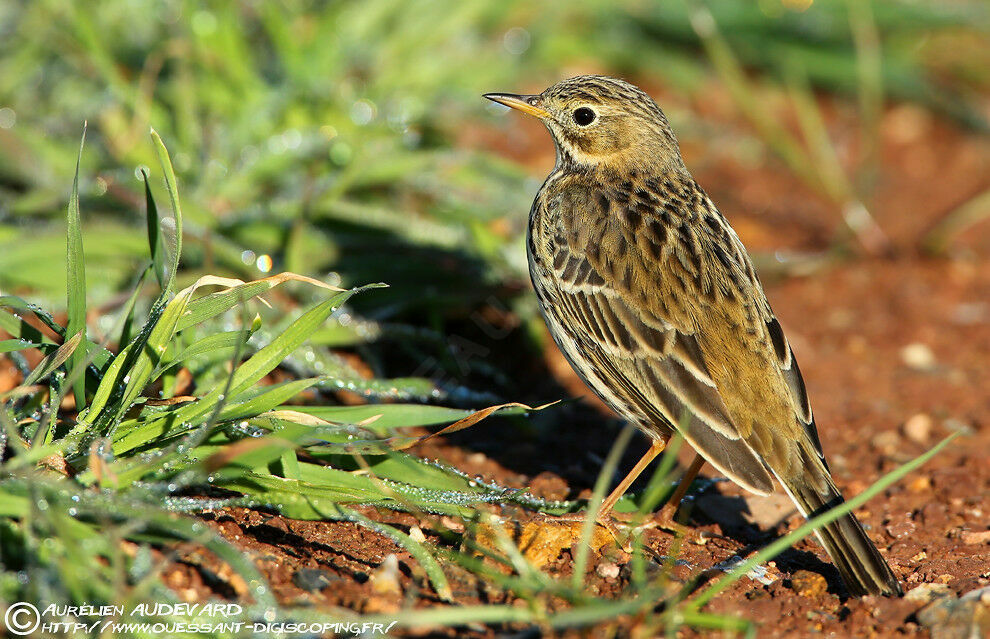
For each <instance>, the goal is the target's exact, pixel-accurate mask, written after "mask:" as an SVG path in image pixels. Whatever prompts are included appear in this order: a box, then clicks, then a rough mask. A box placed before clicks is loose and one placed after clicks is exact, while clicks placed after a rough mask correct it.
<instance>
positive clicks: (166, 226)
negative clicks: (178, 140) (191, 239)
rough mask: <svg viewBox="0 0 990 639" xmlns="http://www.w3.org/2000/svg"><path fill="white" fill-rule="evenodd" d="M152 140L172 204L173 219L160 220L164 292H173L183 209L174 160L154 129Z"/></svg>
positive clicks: (179, 247) (180, 245) (177, 264)
mask: <svg viewBox="0 0 990 639" xmlns="http://www.w3.org/2000/svg"><path fill="white" fill-rule="evenodd" d="M151 139H152V140H153V141H154V143H155V150H156V151H157V153H158V162H159V163H160V164H161V165H162V171H163V172H164V173H165V188H166V189H167V190H168V197H169V199H170V200H171V203H172V217H161V218H160V219H159V227H160V229H161V234H160V236H159V240H160V242H161V246H162V249H163V251H164V253H165V255H163V256H162V261H163V262H165V265H166V269H167V270H166V271H165V276H164V279H165V284H164V286H163V287H162V290H163V291H171V290H172V287H173V286H174V284H175V274H176V272H177V271H178V270H179V257H180V256H181V255H182V209H181V208H180V207H179V186H178V183H177V182H176V180H175V171H173V170H172V160H171V159H170V158H169V155H168V149H166V148H165V144H164V143H163V142H162V139H161V137H159V136H158V133H157V132H156V131H155V130H154V129H152V130H151ZM156 213H157V209H156ZM156 217H157V215H156ZM149 223H150V212H149ZM152 250H153V251H154V249H152Z"/></svg>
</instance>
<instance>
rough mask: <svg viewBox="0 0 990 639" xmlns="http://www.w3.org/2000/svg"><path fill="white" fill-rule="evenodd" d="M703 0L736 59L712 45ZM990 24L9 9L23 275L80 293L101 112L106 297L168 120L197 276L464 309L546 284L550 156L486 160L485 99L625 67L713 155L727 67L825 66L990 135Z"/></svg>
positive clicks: (792, 69) (309, 6)
mask: <svg viewBox="0 0 990 639" xmlns="http://www.w3.org/2000/svg"><path fill="white" fill-rule="evenodd" d="M858 5H862V7H861V9H860V10H859V11H853V12H852V13H850V11H849V10H848V9H849V8H855V7H856V6H858ZM704 6H708V7H709V8H710V12H711V13H710V14H709V13H707V10H704V9H703V7H704ZM699 10H700V11H702V12H704V13H705V14H706V15H710V16H712V17H714V19H715V23H716V24H717V25H718V29H719V30H720V32H721V34H722V36H723V37H724V39H723V40H722V41H721V43H723V44H727V45H728V49H727V50H728V51H730V62H729V63H726V62H725V61H724V60H723V61H721V62H720V61H719V60H720V59H719V49H718V47H717V46H714V45H717V44H719V41H717V40H713V41H712V42H708V43H702V40H701V39H700V38H699V35H698V31H697V29H698V28H699V27H700V26H701V25H702V23H704V22H705V20H703V19H701V18H699V15H700V13H699ZM692 12H694V15H693V19H694V22H693V23H692ZM987 16H988V10H987V4H986V3H983V2H952V3H941V2H931V3H918V2H888V1H884V2H875V3H872V5H871V4H870V3H856V2H849V3H844V2H840V1H827V0H826V1H820V2H814V3H811V2H805V3H802V2H796V1H791V2H783V3H781V2H779V1H778V0H763V1H761V2H747V1H744V0H739V1H735V0H722V1H715V2H710V3H707V4H706V5H702V4H701V3H691V2H681V1H674V2H661V3H652V2H638V1H637V2H619V3H614V2H570V3H552V4H547V5H545V6H536V5H533V4H532V3H527V2H512V1H505V2H429V1H427V2H399V1H390V0H369V1H365V2H353V3H351V2H332V3H324V2H276V3H267V2H243V3H197V2H180V1H170V2H164V1H163V2H155V1H148V2H145V1H125V0H121V1H114V2H100V3H92V4H89V3H75V2H60V1H56V0H48V1H40V2H24V3H21V2H4V3H0V287H2V288H3V289H4V290H7V291H15V292H22V293H26V292H28V291H30V294H31V297H32V299H35V300H38V301H44V302H46V303H52V304H55V305H56V306H57V305H58V304H59V302H60V300H64V296H65V288H64V276H63V274H62V268H61V262H62V259H63V249H64V240H63V228H62V224H63V218H64V210H65V206H66V201H67V196H68V190H69V186H70V184H71V177H72V170H73V167H74V160H75V153H74V149H75V148H76V145H77V144H78V140H79V136H80V133H81V129H82V124H83V122H84V121H87V120H88V121H89V137H88V142H87V148H86V151H85V152H84V154H83V160H82V170H81V183H80V189H81V199H82V211H83V220H84V225H85V231H86V238H87V241H86V254H87V265H88V271H87V277H88V284H89V295H90V298H91V300H92V302H93V305H99V304H101V303H102V302H104V301H106V300H109V299H111V298H112V297H113V295H115V294H116V293H118V292H119V291H120V290H122V289H123V288H125V287H126V286H127V284H128V283H129V282H130V278H131V277H132V274H133V272H134V269H135V268H136V266H137V265H138V264H139V263H140V262H141V261H142V260H144V259H146V257H147V249H146V247H145V243H144V241H143V234H142V232H141V231H140V229H141V228H142V224H143V220H142V217H141V213H140V210H141V207H142V202H143V194H142V185H141V183H140V181H139V180H138V179H137V176H138V170H139V168H140V167H150V168H151V173H152V176H153V177H154V178H155V179H154V180H153V181H154V183H155V184H156V185H157V184H159V183H160V181H161V176H160V175H157V176H156V175H155V173H156V172H157V171H158V168H157V166H156V165H155V162H154V156H153V149H152V147H151V145H150V144H149V142H148V136H147V134H148V130H149V127H154V128H155V129H156V130H157V131H158V132H159V133H160V134H161V136H162V138H163V140H164V141H165V143H166V144H167V145H168V146H169V148H170V150H171V152H172V155H173V158H174V160H175V165H176V170H177V173H178V177H179V180H180V184H181V185H182V187H183V191H182V192H183V203H184V207H185V214H186V218H187V231H186V235H187V249H186V252H185V255H184V260H183V267H184V273H185V275H186V277H187V278H191V277H192V275H193V274H194V273H200V272H211V273H216V274H230V275H237V276H245V277H248V276H256V275H259V274H260V273H262V272H269V271H270V272H278V271H281V270H292V271H297V272H301V273H307V274H314V275H320V276H327V274H328V273H335V274H336V275H335V276H332V277H335V278H336V277H339V278H340V281H343V282H344V283H345V284H358V283H364V282H368V281H386V282H388V283H389V284H391V285H392V288H391V289H390V290H389V291H387V292H381V293H377V294H376V295H375V300H376V302H377V304H376V310H375V314H376V315H377V316H379V317H380V318H384V317H394V316H396V315H400V314H402V313H409V312H417V311H418V312H420V313H436V311H437V309H438V308H439V309H440V310H441V314H442V312H443V311H444V310H445V309H448V308H453V309H461V310H462V311H463V309H464V308H471V307H472V306H473V305H476V304H478V303H479V302H481V301H482V300H484V299H486V298H487V297H488V295H489V294H490V293H491V292H492V291H493V287H497V286H498V284H499V283H504V282H506V281H515V282H516V283H517V284H518V283H520V282H523V281H524V259H523V248H522V244H521V242H520V241H519V239H520V236H521V234H522V231H523V228H524V222H525V217H526V212H527V210H528V207H529V204H530V202H531V198H532V196H533V194H534V193H535V190H536V187H537V185H538V182H539V180H540V179H541V178H542V175H543V172H544V171H545V170H546V169H547V168H548V167H547V166H544V165H540V166H536V167H535V168H534V167H524V166H520V165H519V164H517V163H514V162H512V161H507V160H505V159H503V158H501V157H499V156H498V155H497V152H498V151H503V152H504V151H505V148H504V147H505V146H506V145H505V143H504V142H503V144H502V145H501V146H502V148H501V149H496V148H489V149H488V150H486V149H485V148H484V147H485V146H486V143H491V142H492V141H493V140H498V137H499V136H500V135H502V134H506V135H508V134H507V133H506V132H507V131H509V130H510V129H512V128H514V127H516V126H518V124H519V120H517V119H514V118H507V117H502V115H501V114H500V113H499V112H498V110H497V109H496V108H494V107H493V106H491V105H488V104H486V103H485V102H484V101H483V100H482V99H480V97H479V96H480V94H481V93H483V92H486V91H490V90H512V89H518V90H520V91H535V90H539V89H541V88H542V87H544V86H547V85H549V84H550V83H552V82H554V81H556V80H558V79H560V78H562V77H564V76H566V75H571V74H574V73H577V72H588V71H607V72H610V73H616V74H621V75H623V76H625V77H628V78H630V79H632V80H634V81H639V82H642V83H643V84H645V85H647V86H648V87H649V88H658V87H659V88H662V90H663V92H664V93H665V94H667V95H674V96H677V99H676V101H674V103H673V104H671V105H669V106H668V110H669V111H670V112H671V113H670V115H671V117H672V119H673V120H674V124H675V129H676V130H677V131H678V132H679V133H680V135H681V138H682V140H686V141H687V143H690V141H691V140H692V139H701V140H705V139H706V137H707V138H708V139H710V137H711V135H713V134H718V130H717V129H713V127H711V126H706V121H705V119H704V117H705V116H704V114H703V113H701V114H698V113H692V110H694V109H693V105H697V104H698V103H704V102H705V100H706V98H705V93H706V92H711V91H712V87H713V83H714V84H716V85H723V86H724V85H725V82H722V81H721V80H719V78H722V79H723V80H724V79H725V78H731V74H730V75H728V76H720V73H721V71H720V67H719V66H718V64H716V65H713V64H712V60H713V59H715V61H716V62H718V63H719V64H722V65H723V67H724V65H725V64H729V65H730V67H731V66H732V65H737V66H738V68H741V69H743V70H744V72H745V73H746V74H749V77H751V78H752V79H753V82H759V83H764V82H769V83H771V84H773V83H776V84H778V85H780V86H786V84H787V82H789V81H791V80H793V79H794V77H795V76H799V77H800V79H799V80H794V82H796V83H798V84H799V86H810V87H811V88H812V89H821V90H827V91H832V92H838V93H840V94H845V95H846V96H848V99H849V100H850V101H851V102H852V103H855V101H856V100H858V99H861V100H865V101H867V104H865V105H864V108H865V109H875V108H876V107H875V106H871V105H870V104H869V101H870V100H877V99H878V98H879V99H883V98H889V99H892V100H899V101H912V102H915V103H918V104H920V105H923V106H925V107H928V108H930V109H933V110H935V111H937V112H939V113H941V114H944V115H947V116H948V117H950V118H953V119H955V120H956V121H957V122H959V123H961V124H962V125H963V126H966V127H969V128H971V129H973V130H979V129H985V126H986V122H985V120H984V119H983V116H982V113H985V102H984V103H982V104H981V103H980V102H979V100H980V96H981V95H985V92H986V90H987V88H988V83H990V79H988V76H990V72H988V71H987V69H988V67H990V56H988V53H987V45H986V43H987V29H988V27H987V24H988V17H987ZM857 21H858V22H857ZM857 29H859V32H860V33H858V34H857ZM713 46H714V48H713ZM857 52H859V53H857ZM864 56H865V60H864ZM871 65H872V66H871ZM788 78H790V80H788ZM761 86H762V85H761ZM864 92H865V93H866V94H865V95H864ZM730 96H731V97H729V98H728V99H730V100H732V99H744V97H745V96H742V97H740V96H739V95H737V94H736V93H733V92H730ZM714 97H716V98H719V99H722V100H725V99H726V98H725V96H724V91H723V95H719V96H714ZM984 99H985V98H984ZM743 111H744V112H745V110H744V109H743ZM867 115H869V114H867ZM479 130H480V131H481V133H480V134H477V135H474V136H473V137H472V135H471V134H472V132H478V131H479ZM485 131H487V132H489V135H488V136H487V137H485V135H484V132H485ZM492 132H494V135H492ZM756 132H757V133H758V134H761V133H764V131H763V130H762V129H760V128H759V127H756ZM768 135H769V136H770V137H769V139H767V140H766V142H765V143H766V144H768V145H769V146H770V147H771V148H777V147H775V146H774V144H775V143H777V142H779V140H775V139H774V138H773V135H772V132H771V133H769V134H768ZM516 139H518V138H516ZM470 140H473V142H472V143H467V141H470ZM533 144H538V145H539V148H541V149H542V150H546V151H547V152H549V151H548V150H549V148H550V143H549V140H548V139H545V138H543V137H540V138H539V139H536V140H534V141H533ZM798 145H800V142H798ZM488 146H489V147H492V146H495V144H493V143H492V144H488ZM785 147H786V144H785ZM784 151H785V156H786V151H787V149H786V148H785V149H784ZM795 170H797V171H798V172H801V171H802V170H804V169H801V168H800V167H796V169H795ZM811 179H812V181H814V180H815V179H817V178H814V177H812V178H811ZM840 190H841V189H840ZM839 197H840V199H841V197H843V196H841V195H840V196H839ZM422 319H423V318H422V315H420V316H419V319H417V321H421V320H422ZM435 319H436V318H434V320H435Z"/></svg>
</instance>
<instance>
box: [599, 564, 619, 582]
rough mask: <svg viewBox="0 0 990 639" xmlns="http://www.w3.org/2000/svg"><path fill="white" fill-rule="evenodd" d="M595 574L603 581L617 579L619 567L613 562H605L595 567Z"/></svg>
mask: <svg viewBox="0 0 990 639" xmlns="http://www.w3.org/2000/svg"><path fill="white" fill-rule="evenodd" d="M595 572H597V573H598V576H599V577H601V578H602V579H615V578H616V577H618V576H619V567H618V566H617V565H616V564H614V563H612V562H611V561H604V562H602V563H600V564H598V565H597V566H596V567H595Z"/></svg>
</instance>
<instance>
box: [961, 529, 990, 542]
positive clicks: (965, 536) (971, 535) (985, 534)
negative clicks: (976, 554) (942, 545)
mask: <svg viewBox="0 0 990 639" xmlns="http://www.w3.org/2000/svg"><path fill="white" fill-rule="evenodd" d="M959 539H961V540H962V542H963V543H964V544H967V545H970V546H975V545H978V544H990V530H980V531H975V530H965V531H963V533H962V534H961V535H959Z"/></svg>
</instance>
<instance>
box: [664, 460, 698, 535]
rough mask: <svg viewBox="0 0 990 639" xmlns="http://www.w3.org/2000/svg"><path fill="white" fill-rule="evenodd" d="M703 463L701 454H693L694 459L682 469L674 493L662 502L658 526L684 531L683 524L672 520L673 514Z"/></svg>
mask: <svg viewBox="0 0 990 639" xmlns="http://www.w3.org/2000/svg"><path fill="white" fill-rule="evenodd" d="M704 464H705V458H704V457H702V456H701V455H695V456H694V461H692V462H691V465H690V466H688V469H687V470H686V471H684V476H683V477H681V481H680V483H678V484H677V490H675V491H674V494H673V495H671V496H670V499H669V500H667V503H666V504H664V506H663V509H661V510H660V521H659V522H658V526H659V527H660V528H663V529H664V530H671V531H674V532H680V533H683V532H685V528H684V526H683V525H681V524H679V523H677V522H676V521H674V514H675V513H677V507H678V506H680V505H681V500H682V499H684V495H686V494H687V491H688V489H689V488H690V487H691V483H692V482H693V481H694V478H695V477H697V476H698V471H699V470H701V467H702V466H703V465H704Z"/></svg>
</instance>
